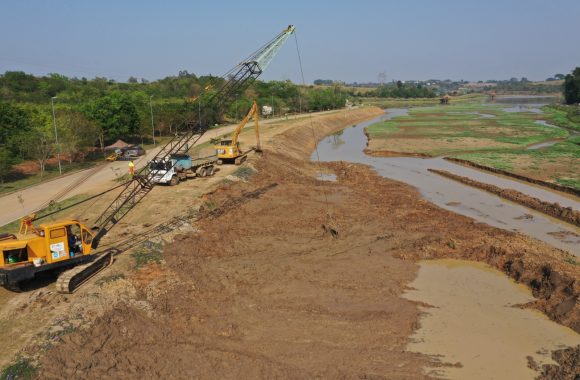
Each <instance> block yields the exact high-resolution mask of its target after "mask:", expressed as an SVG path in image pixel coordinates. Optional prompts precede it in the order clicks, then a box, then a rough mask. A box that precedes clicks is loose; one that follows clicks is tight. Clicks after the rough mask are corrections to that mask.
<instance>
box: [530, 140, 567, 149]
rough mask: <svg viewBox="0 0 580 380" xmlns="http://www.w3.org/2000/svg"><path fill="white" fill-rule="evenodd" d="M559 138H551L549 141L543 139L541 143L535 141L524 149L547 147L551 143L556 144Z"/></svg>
mask: <svg viewBox="0 0 580 380" xmlns="http://www.w3.org/2000/svg"><path fill="white" fill-rule="evenodd" d="M560 141H561V140H551V141H544V142H541V143H537V144H532V145H530V146H528V147H527V148H526V149H527V150H534V149H542V148H547V147H549V146H552V145H556V144H557V143H559V142H560Z"/></svg>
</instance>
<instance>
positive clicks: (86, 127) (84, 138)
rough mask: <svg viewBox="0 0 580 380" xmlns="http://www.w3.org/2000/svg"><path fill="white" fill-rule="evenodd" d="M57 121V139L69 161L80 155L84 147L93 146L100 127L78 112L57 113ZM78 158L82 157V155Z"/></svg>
mask: <svg viewBox="0 0 580 380" xmlns="http://www.w3.org/2000/svg"><path fill="white" fill-rule="evenodd" d="M58 121H59V122H58V127H59V128H58V137H59V141H60V143H61V144H62V152H63V153H66V155H67V157H68V160H69V163H72V161H73V160H74V159H75V158H76V157H78V156H79V155H81V153H82V151H83V150H84V148H87V147H92V146H94V144H95V142H96V141H97V139H98V138H99V133H100V129H99V128H98V127H97V125H96V124H95V123H94V122H91V121H89V120H88V119H87V118H86V117H85V116H84V115H83V114H82V113H80V112H76V111H70V112H66V113H64V114H63V115H59V118H58ZM80 158H81V160H82V159H84V155H81V157H80Z"/></svg>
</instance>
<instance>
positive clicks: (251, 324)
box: [2, 109, 580, 379]
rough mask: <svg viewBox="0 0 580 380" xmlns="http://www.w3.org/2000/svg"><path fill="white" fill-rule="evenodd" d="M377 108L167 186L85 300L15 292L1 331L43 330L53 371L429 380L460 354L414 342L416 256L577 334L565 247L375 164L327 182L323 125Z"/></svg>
mask: <svg viewBox="0 0 580 380" xmlns="http://www.w3.org/2000/svg"><path fill="white" fill-rule="evenodd" d="M378 114H380V110H373V109H367V110H358V111H353V112H352V113H349V114H344V115H343V114H342V113H340V114H334V115H327V116H325V117H323V118H315V119H313V120H312V124H311V123H310V121H302V122H298V123H288V126H289V128H283V126H280V128H281V129H279V130H278V132H282V131H284V132H283V133H282V134H279V135H277V136H275V137H274V138H266V141H267V144H266V152H265V153H264V154H263V156H261V157H257V156H256V157H253V158H252V159H251V160H249V162H248V163H247V164H245V165H244V166H243V167H240V168H235V169H234V170H235V172H233V173H232V175H231V176H225V177H215V178H212V180H214V182H213V183H212V184H211V185H209V184H206V183H205V181H191V182H185V183H183V184H180V185H179V186H178V187H176V188H167V187H159V188H156V189H154V191H155V192H156V193H154V194H152V195H151V196H150V197H149V198H146V199H147V200H146V201H145V202H143V204H140V205H138V206H137V208H136V209H135V210H134V213H132V214H129V216H128V217H127V219H126V220H125V221H124V224H123V225H122V226H120V228H119V229H118V230H117V231H118V232H117V233H118V235H115V236H111V238H112V241H115V240H117V239H126V240H127V239H129V240H130V239H140V238H146V239H147V240H146V241H145V243H144V244H141V245H140V246H138V247H136V248H135V249H134V251H132V252H131V253H130V254H123V255H120V256H118V258H117V260H118V261H117V263H116V264H115V265H113V267H111V268H110V269H108V270H107V271H105V272H103V273H101V274H100V275H99V276H98V277H97V278H96V279H95V280H94V281H91V283H90V284H88V285H87V286H86V287H84V288H81V289H80V290H79V291H78V292H77V293H75V294H73V295H70V296H67V297H63V296H61V295H55V294H51V293H50V291H49V290H48V289H50V288H48V289H39V290H36V291H33V292H29V293H25V294H21V295H18V296H16V297H13V298H12V299H9V300H8V302H6V303H5V304H4V305H5V306H4V308H3V310H2V318H3V321H5V322H4V324H3V327H4V326H5V327H6V329H4V328H3V329H2V331H3V334H4V336H2V340H3V341H9V342H11V347H12V348H14V347H15V346H16V343H15V342H17V341H18V340H19V339H23V338H20V337H19V335H18V332H20V331H23V330H25V331H31V330H32V327H34V331H36V332H37V334H38V335H34V334H32V333H29V334H28V337H27V338H28V340H27V342H28V343H30V344H29V346H28V348H27V350H26V352H27V353H29V354H32V357H39V358H40V359H39V362H40V364H41V367H40V374H39V375H40V377H42V378H71V377H72V378H87V379H91V378H103V377H107V378H127V377H140V378H165V377H170V378H377V379H378V378H392V379H421V378H427V376H426V375H425V374H424V373H423V368H425V367H426V366H433V365H450V364H449V363H440V362H439V360H438V359H437V358H436V357H429V356H426V355H422V354H420V353H411V352H408V351H407V350H406V344H407V342H408V340H409V336H410V335H411V334H412V332H413V331H415V330H416V329H417V326H418V321H419V316H420V311H419V308H418V305H417V304H416V303H415V302H412V301H409V300H407V299H405V298H403V297H402V294H403V292H404V291H405V288H406V287H407V286H408V284H409V283H410V282H411V281H412V279H414V278H415V276H416V274H417V265H416V264H415V261H416V260H420V259H428V258H441V257H451V258H466V259H470V260H477V261H484V262H487V263H489V264H490V265H492V266H494V267H496V268H498V269H500V270H502V271H504V272H505V273H506V274H508V275H509V276H510V277H512V278H514V279H516V280H517V281H519V282H521V283H523V284H526V285H527V286H529V287H530V288H531V289H532V291H533V293H534V295H535V296H536V297H537V300H536V301H534V302H532V303H531V304H528V305H526V307H531V308H536V309H539V310H541V311H543V312H545V313H546V314H547V315H548V316H550V318H551V319H553V320H555V321H557V322H559V323H561V324H564V325H566V326H570V327H571V328H572V329H574V330H576V331H579V330H580V325H579V324H578V321H579V320H580V319H579V318H580V317H579V307H578V305H576V303H575V302H571V300H572V301H573V300H575V299H576V298H577V297H578V294H579V289H578V281H577V279H578V278H579V273H578V269H577V268H578V267H577V266H575V265H572V264H571V263H570V260H573V258H571V257H566V256H563V254H562V252H561V251H558V250H556V249H553V248H550V247H549V246H547V245H545V244H543V243H540V242H538V241H536V240H534V239H530V238H528V237H525V236H523V235H521V234H517V233H513V232H507V231H502V230H498V229H495V228H492V227H489V226H485V225H482V224H479V223H476V222H474V221H473V220H471V219H469V218H466V217H463V216H459V215H456V214H453V213H451V212H449V211H446V210H443V209H440V208H438V207H436V206H434V205H432V204H430V203H429V202H427V201H425V200H423V199H421V197H420V195H419V194H418V192H417V191H416V190H414V189H412V188H411V187H409V186H407V185H404V184H402V183H399V182H395V181H391V180H388V179H385V178H382V177H379V176H378V175H377V174H376V173H374V172H373V171H372V170H371V169H369V168H366V167H364V166H361V165H356V164H345V163H331V164H323V170H324V171H328V172H332V173H334V174H336V176H337V181H336V182H327V181H326V182H324V181H318V180H316V179H315V176H316V174H317V172H318V171H319V170H320V168H319V166H318V165H317V164H315V163H311V162H310V161H309V157H310V154H311V152H312V150H313V148H314V144H315V143H316V138H315V137H314V136H313V133H312V127H314V130H315V131H316V135H317V138H321V137H322V136H323V135H325V134H328V133H331V132H333V131H336V130H338V129H340V128H343V127H345V126H348V125H352V124H353V123H354V122H356V121H361V120H362V119H368V118H371V117H374V116H376V115H378ZM250 141H251V140H250ZM208 192H209V193H208ZM162 193H165V194H162ZM204 193H207V194H206V195H201V194H204ZM393 194H397V196H392V195H393ZM163 195H171V197H169V196H163ZM170 199H171V200H170ZM159 200H163V203H162V204H161V205H160V204H158V202H159ZM327 207H328V208H327ZM329 211H330V214H331V216H332V218H331V219H328V218H326V217H325V215H326V213H327V212H329ZM369 215H375V216H378V217H371V218H369ZM384 215H388V217H381V216H384ZM175 217H177V221H176V222H173V223H171V220H174V219H173V218H175ZM443 221H444V222H443ZM159 223H161V224H164V225H165V226H167V228H166V229H165V232H163V233H161V234H160V235H157V236H155V235H153V234H151V233H149V234H147V235H145V236H144V232H145V231H146V230H148V229H151V228H153V227H155V226H157V225H158V224H159ZM323 225H324V226H327V227H328V226H331V227H334V228H335V229H336V230H337V231H338V236H337V237H336V238H333V237H331V236H330V234H328V233H325V230H324V229H323V228H321V227H322V226H323ZM146 226H149V227H146ZM566 260H568V261H566ZM547 268H549V270H547ZM575 297H576V298H575ZM15 315H19V316H20V317H21V318H19V319H18V323H19V324H22V325H18V326H12V325H11V324H10V317H11V316H12V317H13V316H15ZM34 317H42V318H41V319H36V318H34ZM15 324H16V323H15ZM9 332H10V335H9V334H8V333H9ZM39 343H41V344H39ZM34 353H36V356H34ZM19 363H20V367H18V368H23V369H26V370H30V369H31V364H34V363H35V362H34V361H33V362H32V363H30V362H26V361H21V362H19Z"/></svg>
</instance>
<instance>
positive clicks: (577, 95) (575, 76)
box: [564, 67, 580, 104]
mask: <svg viewBox="0 0 580 380" xmlns="http://www.w3.org/2000/svg"><path fill="white" fill-rule="evenodd" d="M564 98H565V99H566V104H579V103H580V67H576V68H575V69H574V71H572V73H571V74H568V75H566V79H565V80H564Z"/></svg>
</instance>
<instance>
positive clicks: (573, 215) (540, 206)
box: [429, 169, 580, 226]
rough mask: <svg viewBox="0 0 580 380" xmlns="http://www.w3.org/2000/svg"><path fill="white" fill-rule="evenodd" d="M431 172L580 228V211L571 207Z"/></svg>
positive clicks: (454, 175) (452, 175)
mask: <svg viewBox="0 0 580 380" xmlns="http://www.w3.org/2000/svg"><path fill="white" fill-rule="evenodd" d="M429 171H430V172H433V173H436V174H439V175H441V176H443V177H447V178H450V179H452V180H454V181H457V182H461V183H464V184H466V185H469V186H473V187H476V188H478V189H482V190H485V191H487V192H490V193H492V194H495V195H497V196H499V197H501V198H504V199H507V200H510V201H512V202H516V203H519V204H521V205H523V206H526V207H529V208H531V209H532V210H536V211H539V212H542V213H544V214H546V215H549V216H552V217H554V218H557V219H560V220H562V221H564V222H566V223H570V224H574V225H576V226H580V211H576V210H573V209H572V208H571V207H563V206H560V205H559V204H558V203H551V202H544V201H542V200H541V199H538V198H536V197H532V196H529V195H526V194H524V193H522V192H520V191H517V190H513V189H503V188H501V187H498V186H495V185H490V184H488V183H483V182H479V181H475V180H473V179H471V178H468V177H463V176H460V175H457V174H453V173H450V172H448V171H446V170H437V169H429Z"/></svg>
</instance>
